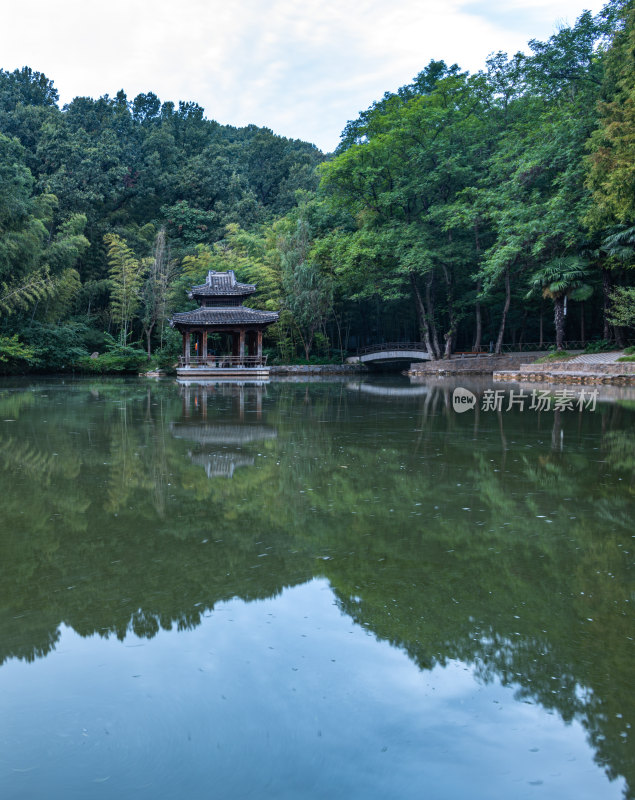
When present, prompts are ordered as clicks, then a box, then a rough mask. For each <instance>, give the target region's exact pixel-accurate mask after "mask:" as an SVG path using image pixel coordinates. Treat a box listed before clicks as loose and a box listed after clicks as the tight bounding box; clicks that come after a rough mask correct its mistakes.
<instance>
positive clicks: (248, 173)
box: [0, 0, 635, 371]
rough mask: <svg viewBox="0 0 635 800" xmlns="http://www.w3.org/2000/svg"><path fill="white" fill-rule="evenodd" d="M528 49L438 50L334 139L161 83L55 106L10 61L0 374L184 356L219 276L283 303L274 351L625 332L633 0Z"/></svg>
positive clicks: (0, 106) (632, 181)
mask: <svg viewBox="0 0 635 800" xmlns="http://www.w3.org/2000/svg"><path fill="white" fill-rule="evenodd" d="M529 51H530V52H529V54H528V55H524V54H516V55H512V56H511V57H510V56H508V55H507V54H505V53H497V54H495V55H492V56H491V57H490V58H489V59H488V60H487V63H486V64H485V65H484V67H483V69H482V70H481V71H479V72H478V73H476V74H469V73H467V72H463V71H462V70H461V69H460V67H459V66H457V65H451V66H448V65H446V64H445V63H444V62H443V61H431V62H430V63H429V64H428V65H427V66H426V67H425V68H424V69H423V70H422V71H421V72H420V73H419V74H418V75H417V76H416V77H415V79H414V80H413V82H412V83H410V84H408V85H406V86H403V87H401V88H400V89H399V90H397V91H396V92H389V93H386V94H385V95H384V97H383V98H381V99H379V100H378V101H377V102H375V103H374V104H373V105H372V106H371V107H370V108H369V109H367V110H366V111H364V112H362V113H360V114H359V116H358V117H357V118H356V119H354V120H351V121H350V122H349V123H348V124H347V126H346V128H345V130H344V131H343V133H342V138H341V143H340V145H339V147H338V148H337V150H336V152H335V153H333V154H330V155H327V156H325V155H324V154H322V153H321V152H320V151H319V150H318V149H317V148H316V147H315V146H313V145H311V144H309V143H306V142H301V141H297V140H289V139H285V138H283V137H281V136H277V135H275V134H274V133H273V132H272V131H270V130H268V129H265V128H257V127H255V126H248V127H246V128H235V127H232V126H229V125H222V124H220V123H219V122H216V121H214V120H211V119H208V118H207V117H206V116H205V112H204V110H203V109H202V108H201V107H200V106H198V105H197V104H196V103H191V102H188V103H183V102H182V103H179V105H178V107H177V106H175V105H174V104H173V103H171V102H161V100H160V99H159V98H158V97H157V96H156V95H154V94H153V93H152V92H148V93H147V94H140V95H138V96H137V97H135V98H134V99H129V98H128V97H127V96H126V94H125V93H124V92H123V91H120V92H118V93H117V94H116V96H115V97H110V96H108V95H104V96H103V97H100V98H98V99H96V100H95V99H92V98H89V97H77V98H75V99H74V100H73V101H72V102H71V103H69V104H68V105H66V106H64V107H63V108H60V107H59V105H58V93H57V90H56V89H55V87H54V83H53V81H52V80H50V79H49V78H48V77H46V76H45V75H43V74H41V73H39V72H37V71H34V70H33V69H31V68H29V67H24V68H23V69H21V70H16V71H14V72H6V71H3V70H0V368H1V369H2V370H3V371H26V370H32V369H38V370H48V371H57V370H68V369H76V368H80V369H92V370H98V371H99V370H112V369H114V370H117V369H123V368H131V369H136V368H138V367H139V366H140V365H141V364H142V363H143V362H144V360H145V359H146V358H147V357H150V356H151V357H152V359H153V363H157V364H159V365H166V364H170V363H173V362H174V360H175V355H176V352H177V350H178V347H179V345H180V337H179V336H178V335H176V334H175V333H174V332H173V331H172V330H171V329H170V328H169V326H168V325H167V320H168V319H169V317H170V315H171V313H172V312H173V311H176V310H186V309H187V308H189V307H191V305H190V301H188V299H187V294H186V292H187V288H188V287H189V286H190V285H191V284H192V283H196V282H200V281H201V280H202V279H203V278H204V276H205V274H206V272H207V270H209V269H217V270H226V269H233V270H235V272H236V274H237V276H238V278H239V279H241V280H246V281H249V282H254V283H257V284H258V288H259V294H258V295H257V296H256V298H255V304H256V305H258V306H259V307H261V308H269V309H276V310H278V309H279V310H281V316H280V322H279V323H277V324H276V325H275V326H273V327H272V328H271V329H269V331H268V339H267V340H266V346H268V348H269V353H270V356H271V357H272V358H276V359H278V360H281V361H288V360H293V359H295V358H311V357H319V358H332V359H336V360H338V359H339V358H341V357H342V353H343V352H344V351H347V350H351V349H354V348H355V347H357V346H359V345H361V344H365V343H370V342H376V341H382V340H394V339H406V340H415V339H416V340H421V341H424V342H425V345H426V347H427V349H428V351H429V353H430V355H431V357H433V358H441V357H444V356H447V355H449V354H450V353H451V352H453V351H454V350H456V349H470V348H472V347H483V346H485V347H488V346H489V343H490V342H492V343H493V346H494V347H495V349H496V350H497V351H500V349H501V348H502V347H503V345H506V344H511V345H520V344H527V343H530V342H534V343H536V344H537V345H541V346H544V345H545V343H547V342H554V343H555V344H556V346H557V347H558V348H562V347H564V346H565V345H566V342H567V341H569V342H571V341H572V340H575V341H576V342H577V343H578V346H580V344H582V345H583V344H585V343H587V342H589V341H592V340H596V341H597V340H603V341H607V342H612V343H616V344H618V345H622V344H624V343H625V342H626V341H627V339H628V337H629V336H632V335H633V329H634V327H635V288H634V281H633V275H634V274H635V271H634V270H633V267H635V2H634V0H630V2H624V1H623V0H612V1H611V2H609V4H608V5H607V6H606V7H605V9H604V11H603V12H602V13H601V14H599V15H598V16H597V17H593V16H592V15H591V14H590V13H588V12H585V13H583V14H582V15H581V16H580V18H579V19H578V21H577V22H576V23H575V25H573V26H572V27H562V28H561V29H560V30H559V31H558V32H557V33H556V34H554V35H553V36H552V37H551V38H550V39H549V40H548V41H547V42H538V41H531V42H530V43H529ZM316 113H319V109H316ZM598 346H600V345H598ZM93 352H97V353H100V354H101V355H100V357H99V358H96V359H90V358H89V356H90V354H91V353H93Z"/></svg>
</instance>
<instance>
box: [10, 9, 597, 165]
mask: <svg viewBox="0 0 635 800" xmlns="http://www.w3.org/2000/svg"><path fill="white" fill-rule="evenodd" d="M600 7H601V4H600V3H598V2H597V0H596V2H594V3H593V4H591V9H592V10H593V11H594V12H595V11H598V10H599V8H600ZM582 8H583V6H582V5H580V3H579V0H563V2H562V3H560V5H559V6H553V5H552V4H551V3H550V2H546V1H545V0H509V2H507V3H506V4H505V5H504V6H502V5H500V4H498V3H496V4H493V3H489V2H478V0H472V1H471V2H468V0H448V1H447V2H446V3H445V4H444V5H441V4H440V3H438V2H436V1H434V0H420V1H419V2H416V0H393V2H392V3H391V4H390V5H389V4H387V3H385V0H381V1H380V0H358V2H357V3H356V4H355V5H354V6H349V5H345V4H343V3H341V0H337V1H336V0H303V2H302V3H298V2H294V0H269V2H262V0H234V2H233V3H230V4H228V3H226V2H220V1H219V0H211V2H209V1H208V2H206V1H205V0H181V3H179V4H175V3H173V2H167V0H155V2H154V3H153V4H152V5H150V4H148V3H147V2H146V1H145V0H144V2H139V0H111V2H109V3H108V4H107V5H101V4H99V6H97V5H96V4H87V3H86V2H85V0H81V1H80V0H59V2H57V3H55V4H52V3H50V2H48V0H31V2H29V3H28V4H23V5H22V6H20V7H17V4H16V5H14V6H13V7H12V9H11V11H9V12H5V14H4V19H3V24H2V27H1V28H0V53H1V54H2V56H1V58H2V63H0V66H1V67H3V68H4V69H15V68H16V67H21V66H23V65H25V64H27V65H29V66H31V67H32V68H33V69H37V70H39V71H41V72H44V73H46V75H47V76H48V77H49V78H52V79H53V80H54V81H55V85H56V87H57V88H58V90H59V92H60V95H61V99H62V101H63V102H68V101H69V100H71V99H72V98H73V97H74V96H77V95H90V96H93V97H98V96H100V95H102V94H106V93H108V94H111V95H113V94H115V93H116V92H117V91H118V90H119V89H121V88H123V89H125V91H126V92H127V93H128V96H129V97H131V98H132V97H134V96H135V95H136V94H138V93H139V92H147V91H153V92H155V93H156V94H157V95H159V97H160V98H161V99H162V100H173V101H178V100H194V101H196V102H198V103H200V104H201V105H202V106H203V107H204V108H205V110H206V114H207V116H208V117H210V118H214V119H217V120H218V121H219V122H223V123H230V124H234V125H244V124H248V123H250V122H253V123H255V124H258V125H267V126H268V127H270V128H272V129H273V130H275V131H276V132H277V133H280V134H283V135H285V136H290V137H295V138H303V139H308V140H310V141H314V142H316V143H317V144H318V145H319V146H320V147H322V148H323V149H325V150H328V149H332V148H333V147H334V146H335V145H336V144H337V141H338V138H339V134H340V132H341V130H342V128H343V127H344V125H345V124H346V121H347V120H348V119H350V118H354V117H355V116H356V115H357V113H358V112H359V111H360V110H362V109H364V108H366V107H368V105H370V103H372V101H373V100H375V99H378V98H379V97H381V96H382V94H383V93H384V91H387V90H393V89H396V88H397V87H398V86H400V85H403V84H404V83H407V82H409V81H410V80H411V79H412V78H413V77H414V76H415V75H416V74H417V73H418V72H419V71H420V70H421V69H422V68H423V67H424V66H425V65H426V64H427V63H428V62H429V61H430V59H431V58H435V59H444V60H445V61H446V62H448V63H452V62H457V63H458V64H459V65H460V66H461V67H462V68H464V69H469V70H470V71H474V70H476V69H479V68H480V67H481V66H482V65H483V63H484V60H485V58H486V56H487V55H488V53H490V52H492V51H495V50H507V51H508V52H515V51H516V50H518V49H524V48H525V45H526V42H527V40H528V39H530V38H539V39H545V38H547V37H548V36H549V35H550V34H551V33H553V31H554V30H555V28H556V24H557V22H559V21H563V20H567V21H569V22H573V21H575V19H576V17H577V16H578V15H579V14H580V13H581V11H582Z"/></svg>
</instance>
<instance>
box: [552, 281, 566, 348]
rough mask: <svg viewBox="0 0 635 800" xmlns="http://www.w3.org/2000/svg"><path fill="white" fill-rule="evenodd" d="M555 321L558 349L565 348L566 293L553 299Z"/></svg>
mask: <svg viewBox="0 0 635 800" xmlns="http://www.w3.org/2000/svg"><path fill="white" fill-rule="evenodd" d="M553 321H554V325H555V326H556V350H564V295H557V296H556V297H554V299H553Z"/></svg>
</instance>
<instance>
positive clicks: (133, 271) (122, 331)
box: [104, 233, 147, 346]
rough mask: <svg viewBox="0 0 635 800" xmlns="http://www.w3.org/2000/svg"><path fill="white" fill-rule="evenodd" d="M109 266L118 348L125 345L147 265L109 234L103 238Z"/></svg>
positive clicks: (139, 300)
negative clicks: (119, 345)
mask: <svg viewBox="0 0 635 800" xmlns="http://www.w3.org/2000/svg"><path fill="white" fill-rule="evenodd" d="M104 243H105V244H106V246H107V248H108V263H109V264H110V271H109V274H110V280H111V299H110V305H111V309H112V316H113V320H114V322H115V325H116V326H117V327H118V328H119V341H120V344H121V345H122V346H125V345H126V344H127V343H128V337H129V335H130V333H131V324H132V320H133V317H134V315H135V313H136V311H137V309H138V308H139V304H140V302H141V288H142V286H143V278H144V274H145V271H146V269H147V265H146V264H145V263H143V262H140V261H139V260H138V259H137V258H135V255H134V253H133V252H132V250H131V249H130V248H129V247H128V246H127V244H126V243H125V241H124V240H123V239H121V238H120V237H119V236H116V235H115V234H113V233H110V234H106V236H104Z"/></svg>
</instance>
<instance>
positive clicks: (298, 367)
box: [269, 364, 368, 375]
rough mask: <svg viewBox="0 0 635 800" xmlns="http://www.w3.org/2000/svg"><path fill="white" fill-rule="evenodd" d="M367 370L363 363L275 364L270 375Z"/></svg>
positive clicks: (351, 373)
mask: <svg viewBox="0 0 635 800" xmlns="http://www.w3.org/2000/svg"><path fill="white" fill-rule="evenodd" d="M360 372H368V369H367V368H366V367H365V366H364V365H363V364H277V365H276V366H272V367H269V374H270V375H356V374H358V373H360Z"/></svg>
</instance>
